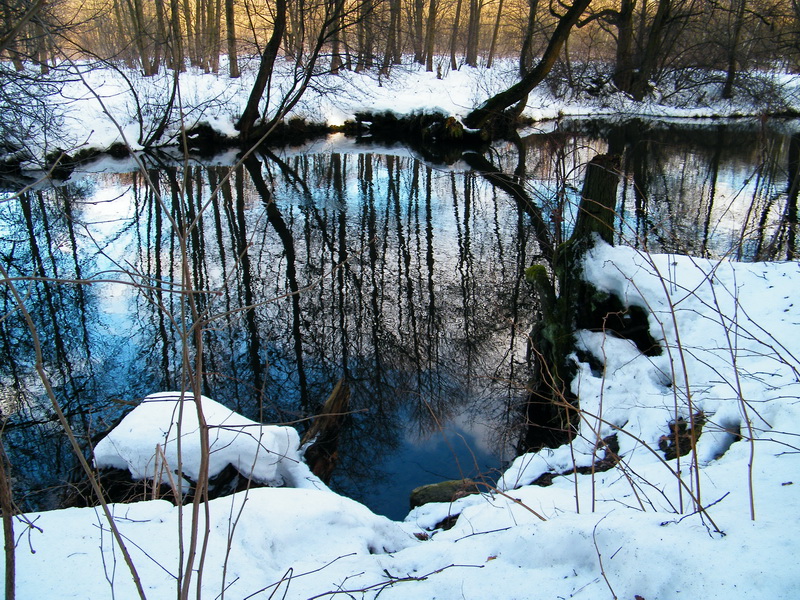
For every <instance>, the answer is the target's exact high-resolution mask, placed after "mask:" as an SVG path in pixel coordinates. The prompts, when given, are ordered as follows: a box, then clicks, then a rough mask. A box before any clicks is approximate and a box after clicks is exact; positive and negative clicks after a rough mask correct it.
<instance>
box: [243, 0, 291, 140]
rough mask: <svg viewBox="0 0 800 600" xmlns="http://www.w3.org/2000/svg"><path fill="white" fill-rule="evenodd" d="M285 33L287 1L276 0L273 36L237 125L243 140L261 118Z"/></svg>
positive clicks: (266, 48) (246, 138)
mask: <svg viewBox="0 0 800 600" xmlns="http://www.w3.org/2000/svg"><path fill="white" fill-rule="evenodd" d="M285 32H286V0H275V22H274V23H273V25H272V35H271V36H270V38H269V41H268V42H267V45H266V47H265V48H264V52H263V54H262V55H261V63H260V64H259V66H258V73H257V74H256V80H255V83H253V89H252V90H251V91H250V97H249V98H248V99H247V105H246V106H245V109H244V112H243V113H242V116H241V118H240V119H239V122H238V123H236V129H237V130H238V131H239V136H240V138H241V139H242V140H248V139H250V135H251V132H252V129H253V125H255V122H256V120H257V119H258V117H259V114H260V113H259V104H260V103H261V98H262V96H263V95H264V90H265V89H266V88H267V84H268V83H269V80H270V78H271V77H272V69H273V67H274V66H275V60H276V58H277V57H278V50H280V46H281V41H282V40H283V34H284V33H285Z"/></svg>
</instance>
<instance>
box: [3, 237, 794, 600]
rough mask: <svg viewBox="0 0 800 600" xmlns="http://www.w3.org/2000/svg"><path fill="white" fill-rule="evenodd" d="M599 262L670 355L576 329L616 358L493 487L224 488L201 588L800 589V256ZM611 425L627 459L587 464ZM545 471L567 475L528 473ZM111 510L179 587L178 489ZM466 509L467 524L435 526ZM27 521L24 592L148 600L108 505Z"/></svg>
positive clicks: (504, 594) (138, 549)
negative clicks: (681, 449) (683, 429)
mask: <svg viewBox="0 0 800 600" xmlns="http://www.w3.org/2000/svg"><path fill="white" fill-rule="evenodd" d="M586 273H587V276H588V278H589V279H590V280H591V281H592V282H593V283H594V284H595V285H596V286H597V287H598V288H599V289H601V290H606V291H609V292H615V293H618V294H619V295H620V296H621V297H622V298H624V299H625V301H626V302H627V303H629V304H630V305H637V306H641V307H643V308H645V309H646V310H647V311H648V313H649V315H650V331H651V334H652V335H653V336H654V337H655V338H656V339H657V340H660V341H661V343H662V348H663V352H662V354H661V355H660V356H653V357H645V356H643V355H641V354H640V353H639V352H638V351H637V350H636V348H635V347H634V346H633V345H632V344H631V343H630V342H628V341H625V340H621V339H618V338H614V337H612V336H606V335H604V334H603V333H601V332H582V333H581V334H580V340H581V344H582V346H583V347H584V349H585V350H587V351H588V352H590V353H591V354H592V355H593V356H594V357H595V358H597V359H598V360H599V361H601V362H602V363H603V364H604V365H605V369H604V370H602V371H601V370H598V369H594V370H593V369H591V368H590V366H589V365H587V364H581V365H580V368H579V376H578V377H577V378H576V380H575V381H574V382H573V390H574V391H575V392H576V393H577V394H578V395H579V397H580V402H581V408H582V409H583V410H584V413H583V419H582V422H581V428H580V435H579V437H578V438H577V439H576V440H575V442H574V444H573V446H572V447H571V448H570V447H563V448H559V449H555V450H544V451H541V452H539V453H538V454H529V455H525V456H522V457H520V458H519V459H517V461H516V462H515V463H514V464H513V465H512V466H511V468H510V469H509V470H508V471H507V472H506V473H505V476H504V478H503V480H502V481H501V483H500V488H501V489H500V490H498V491H497V492H494V493H487V494H484V495H481V496H469V497H466V498H462V499H460V500H457V501H455V502H453V503H452V504H430V505H426V506H423V507H420V508H417V509H415V510H413V511H412V512H411V513H410V514H409V515H408V517H407V518H406V519H405V521H404V522H393V521H390V520H388V519H386V518H384V517H380V516H376V515H373V514H372V513H371V512H369V511H368V510H367V509H366V508H364V507H363V506H361V505H359V504H357V503H356V502H353V501H351V500H348V499H346V498H342V497H340V496H338V495H336V494H334V493H332V492H328V491H325V490H313V489H289V488H269V489H258V490H252V491H249V492H241V493H239V494H236V495H235V496H231V497H226V498H219V499H217V500H214V501H212V502H210V503H209V513H208V514H209V521H208V528H209V529H208V530H209V543H208V546H207V548H208V550H207V552H208V554H207V555H206V557H205V563H204V567H203V573H202V587H203V594H202V595H203V597H207V598H214V597H226V598H237V599H243V598H270V597H286V598H318V597H333V596H337V595H342V596H347V594H350V597H357V598H361V597H365V598H374V597H376V596H377V595H378V594H379V593H380V597H381V598H398V599H399V598H403V599H408V598H420V599H431V598H445V599H446V598H485V597H487V595H490V596H492V597H496V598H503V599H511V598H559V597H563V598H567V597H572V598H587V599H597V598H612V597H618V598H634V597H637V598H638V597H641V598H644V599H646V600H654V599H658V600H670V599H677V598H704V599H707V600H711V599H717V598H718V599H725V600H729V599H731V598H748V599H753V598H764V599H765V600H766V599H774V598H791V597H793V596H794V595H796V594H797V590H798V589H800V574H798V571H797V569H796V564H795V562H796V561H795V556H796V555H797V554H798V552H800V541H798V538H797V536H796V535H794V531H795V529H796V524H797V515H798V513H800V480H798V477H797V474H798V473H800V443H799V442H798V440H800V342H798V340H800V303H798V301H797V297H796V290H797V288H796V282H797V280H798V278H799V277H800V265H798V264H797V263H768V264H767V263H753V264H743V263H733V262H728V261H721V262H709V261H705V260H699V259H691V258H688V257H683V256H667V255H660V256H649V255H646V254H641V253H639V252H636V251H634V250H632V249H630V248H624V247H620V248H611V247H607V246H601V247H599V248H597V249H595V250H594V251H593V252H592V254H591V256H590V257H589V258H588V259H587V261H586ZM220 400H221V399H220ZM676 416H677V417H678V418H683V419H685V420H687V421H689V420H690V419H691V418H692V417H693V416H694V418H695V419H696V420H701V419H702V421H703V422H704V424H703V429H702V434H701V435H700V437H699V440H698V443H697V455H696V457H695V459H693V458H692V456H691V455H686V456H684V457H682V458H681V459H679V460H680V463H679V462H678V460H676V459H673V460H669V461H668V460H666V459H665V458H664V455H663V453H662V452H661V451H660V450H659V441H660V439H661V438H662V436H665V435H667V434H668V433H669V423H670V422H672V421H674V420H675V418H676ZM614 434H616V436H617V439H618V442H619V447H620V450H619V454H620V456H621V461H620V463H619V464H618V465H617V466H616V467H614V468H613V469H611V470H609V471H606V472H602V473H595V474H594V475H592V474H583V475H582V474H577V475H576V474H574V473H573V471H572V469H573V466H574V465H576V466H583V465H586V464H590V463H591V459H592V455H593V453H594V448H595V445H596V443H597V440H598V439H602V438H607V437H608V436H609V435H614ZM245 462H247V461H245ZM678 471H679V472H680V474H681V478H680V480H679V479H678V477H677V476H676V472H678ZM544 472H550V473H554V474H563V475H560V476H555V477H554V478H553V481H552V485H550V486H549V487H539V486H536V485H530V483H531V482H532V481H534V480H535V479H537V478H538V477H539V476H540V475H541V474H542V473H544ZM699 507H703V510H702V511H699V512H698V508H699ZM112 510H113V512H114V515H115V524H116V525H117V527H119V529H120V531H121V533H122V535H123V536H124V538H125V539H126V540H127V542H128V548H129V550H130V552H131V555H132V557H133V559H134V564H135V565H136V568H137V572H138V575H139V577H140V578H141V581H142V584H143V588H144V590H145V592H146V594H147V597H150V598H168V597H173V596H174V595H175V589H176V576H177V574H178V572H179V570H180V569H179V549H178V548H179V543H178V539H177V536H178V535H179V531H180V528H179V519H180V518H181V517H180V512H179V510H178V509H177V508H175V507H173V506H171V505H170V504H168V503H166V502H164V501H149V502H141V503H136V504H129V505H115V506H112ZM188 512H189V510H188V509H184V515H183V518H184V519H185V523H184V525H185V527H184V529H183V531H184V535H186V536H188V519H189V516H188ZM454 514H460V517H459V518H458V521H457V522H456V524H455V526H454V527H453V528H452V529H450V530H447V531H430V530H429V529H430V528H432V527H433V526H434V525H435V524H436V523H438V522H439V521H441V520H442V519H443V518H445V517H447V516H448V515H454ZM753 517H754V518H753ZM202 518H203V517H202V515H201V519H202ZM15 529H16V535H17V539H18V544H17V585H18V593H17V597H18V598H42V597H47V598H84V597H91V598H112V597H116V598H123V597H124V598H131V597H135V595H136V592H135V589H134V587H133V584H132V583H131V578H130V575H129V573H128V571H127V568H126V567H125V565H124V563H123V562H122V559H121V556H120V553H119V551H118V549H116V548H115V545H114V543H113V542H112V538H111V536H110V534H109V528H108V523H107V522H105V520H104V517H103V516H102V514H101V512H100V511H99V509H92V508H84V509H67V510H60V511H52V512H48V513H41V514H29V515H26V516H25V518H17V519H16V520H15ZM186 539H188V537H187V538H186ZM195 581H197V578H196V579H195Z"/></svg>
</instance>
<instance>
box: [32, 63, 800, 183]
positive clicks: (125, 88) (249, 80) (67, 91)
mask: <svg viewBox="0 0 800 600" xmlns="http://www.w3.org/2000/svg"><path fill="white" fill-rule="evenodd" d="M256 67H257V65H256V63H255V61H253V62H247V63H244V64H243V65H242V75H241V77H239V78H236V79H231V78H230V77H228V76H227V75H224V74H221V73H219V74H214V73H204V72H202V71H201V70H199V69H189V70H188V71H187V72H185V73H180V74H179V79H178V81H179V86H180V95H179V100H180V102H179V104H180V105H179V106H178V107H176V109H175V110H174V111H173V112H172V114H171V117H170V119H169V120H168V127H167V130H166V133H165V136H164V138H163V139H162V140H161V143H162V144H163V143H165V142H169V141H172V143H174V144H176V145H177V139H178V136H179V134H180V131H181V128H182V127H185V128H187V129H191V128H192V127H194V126H196V125H197V124H199V123H206V124H208V125H210V126H211V127H212V128H213V129H215V130H216V131H218V132H219V133H221V134H222V135H225V136H231V137H233V136H236V135H237V131H236V129H235V127H234V124H235V123H236V121H237V119H238V117H239V115H241V114H242V112H243V110H244V104H245V102H246V100H247V97H248V95H249V93H250V89H251V88H252V85H253V81H254V79H255V74H256ZM77 72H80V76H77V75H76V73H77ZM294 76H295V74H294V70H293V66H292V65H291V64H289V63H284V62H281V61H279V62H278V64H277V65H276V69H275V72H274V73H273V75H272V81H273V85H274V93H273V94H272V95H271V99H270V102H271V103H272V104H273V106H272V109H274V108H276V106H277V104H276V103H277V102H278V101H279V100H280V96H281V94H280V93H279V91H280V90H281V89H288V88H290V87H291V84H292V83H293V82H294ZM758 76H759V77H761V78H762V79H763V80H764V82H765V85H771V86H773V87H775V89H776V90H778V91H777V92H776V95H777V96H779V97H780V98H781V102H782V103H783V104H782V105H781V106H780V107H773V108H774V109H775V110H779V111H780V112H785V111H787V110H788V111H790V110H800V104H798V101H799V99H800V94H798V79H797V78H796V77H790V76H787V75H782V74H778V73H759V74H758ZM52 77H53V78H60V79H62V81H61V83H60V84H59V86H60V90H61V91H60V93H59V94H58V95H56V96H52V97H49V99H48V100H49V102H50V103H51V104H52V106H53V107H54V108H55V110H56V113H57V114H58V115H59V117H58V119H57V120H53V122H54V123H57V131H48V132H44V131H39V132H38V133H36V134H34V133H32V132H33V130H34V129H35V128H34V129H32V130H31V132H30V133H27V134H26V140H24V141H25V142H26V145H28V146H29V147H30V149H31V150H32V151H33V154H34V155H35V156H34V157H33V158H34V159H33V161H32V162H31V164H30V166H31V168H35V165H36V164H37V161H41V159H42V157H44V156H45V155H46V154H47V153H48V152H52V151H54V150H66V151H67V152H68V153H74V152H75V151H76V150H78V149H79V148H99V149H106V148H109V147H110V146H111V145H112V144H118V143H123V144H126V145H129V146H130V147H131V148H132V149H134V150H137V149H141V148H142V145H143V144H144V143H145V142H146V140H147V139H148V138H149V136H150V135H151V134H152V133H153V131H154V130H155V127H156V123H158V122H159V120H160V119H161V118H162V117H163V111H164V107H165V106H167V105H168V103H169V98H170V96H171V93H172V86H173V83H174V79H173V74H172V73H171V72H164V73H161V74H159V75H156V76H152V77H143V76H142V75H141V74H140V73H138V72H136V71H125V78H124V79H123V77H122V76H120V74H119V73H118V72H116V71H114V70H111V69H107V68H102V67H98V66H97V65H93V64H89V63H76V64H75V65H73V66H72V67H70V68H69V69H67V72H63V73H62V72H61V71H60V70H58V69H56V70H53V71H52ZM517 79H518V74H517V65H516V64H515V63H514V62H513V61H510V60H499V61H496V62H495V63H494V66H493V67H492V68H490V69H487V68H484V67H479V68H473V67H467V66H464V67H462V68H460V69H458V70H449V69H448V70H446V71H445V72H444V73H442V74H441V76H438V75H437V74H436V73H428V72H427V71H425V70H424V67H422V66H420V65H418V64H416V63H411V64H407V65H402V66H395V67H394V68H393V69H392V72H391V75H390V76H389V77H386V76H383V75H381V74H379V72H378V71H377V70H366V71H363V72H360V73H353V72H349V71H342V72H340V74H338V75H331V74H324V75H320V76H319V77H318V78H315V80H314V83H315V84H314V85H313V86H311V87H310V88H309V89H308V90H307V91H306V92H305V94H304V95H303V97H302V98H301V100H300V101H299V102H298V103H297V105H295V106H294V108H293V109H292V111H291V112H290V113H289V115H288V117H289V118H291V117H300V118H304V119H307V120H309V121H312V122H315V123H325V124H328V125H333V126H337V125H342V124H343V123H344V122H345V121H347V120H353V119H354V118H355V115H356V113H359V112H363V111H373V112H382V111H394V112H396V113H399V114H408V113H412V112H415V111H439V112H444V113H445V114H448V115H452V116H455V117H458V118H461V117H464V116H465V115H467V114H468V113H469V112H470V111H471V110H472V109H473V108H475V107H476V106H478V105H479V104H481V103H482V102H484V101H485V100H486V99H487V98H489V97H491V96H492V95H494V94H496V93H498V92H500V91H502V90H504V89H506V88H508V87H509V86H510V85H512V84H514V83H516V81H517ZM715 85H717V87H718V84H707V85H704V86H700V85H698V87H697V91H696V94H697V95H698V97H703V98H705V99H707V100H704V101H703V104H702V105H700V104H699V103H698V102H696V101H693V99H691V98H673V99H669V98H668V96H669V94H668V93H666V92H665V93H664V94H663V95H662V96H659V97H653V98H651V99H648V100H646V101H644V102H636V101H634V100H633V99H631V98H630V97H629V96H627V95H625V94H621V93H619V92H615V91H613V90H606V91H605V92H604V93H603V94H601V95H598V96H590V95H587V94H580V93H575V92H574V91H570V92H569V93H568V94H566V93H558V92H553V91H551V90H550V89H549V88H548V87H547V86H545V85H542V86H539V87H537V88H536V89H535V90H534V91H533V92H532V93H531V94H530V95H529V97H528V103H527V106H526V108H525V110H524V115H525V116H527V117H529V118H531V119H534V120H537V121H542V120H547V119H556V118H558V117H562V116H592V117H599V116H604V115H605V116H613V117H634V116H645V117H657V118H668V117H673V118H681V119H686V118H692V119H696V118H699V117H726V116H743V115H754V116H760V115H762V114H764V112H765V111H768V110H770V107H765V106H763V104H759V103H758V102H757V101H756V100H754V99H752V98H742V99H739V100H737V101H736V102H731V101H724V102H723V101H719V100H714V98H717V97H718V96H719V90H718V89H717V88H716V87H714V86H715ZM566 95H569V96H570V97H565V96H566Z"/></svg>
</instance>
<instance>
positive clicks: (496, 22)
mask: <svg viewBox="0 0 800 600" xmlns="http://www.w3.org/2000/svg"><path fill="white" fill-rule="evenodd" d="M502 16H503V0H499V3H498V5H497V18H496V19H495V20H494V30H493V31H492V44H491V46H490V47H489V58H487V59H486V68H487V69H489V68H491V66H492V61H493V60H494V51H495V50H496V49H497V34H498V33H500V18H501V17H502Z"/></svg>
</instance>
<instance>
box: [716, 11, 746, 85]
mask: <svg viewBox="0 0 800 600" xmlns="http://www.w3.org/2000/svg"><path fill="white" fill-rule="evenodd" d="M746 9H747V0H736V14H735V15H734V22H733V31H732V34H731V40H730V42H729V46H728V68H727V72H726V75H725V85H723V86H722V97H723V98H724V99H725V100H730V99H731V98H733V84H734V82H735V80H736V60H737V54H738V50H739V43H740V41H741V38H742V27H743V26H744V15H745V11H746Z"/></svg>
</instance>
